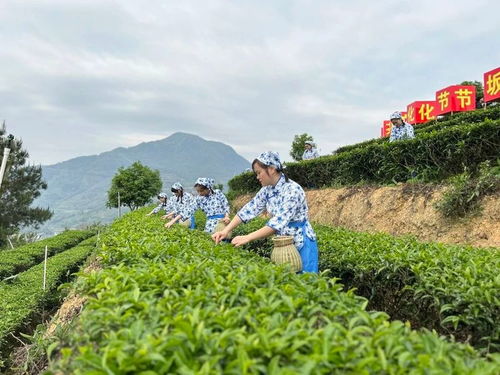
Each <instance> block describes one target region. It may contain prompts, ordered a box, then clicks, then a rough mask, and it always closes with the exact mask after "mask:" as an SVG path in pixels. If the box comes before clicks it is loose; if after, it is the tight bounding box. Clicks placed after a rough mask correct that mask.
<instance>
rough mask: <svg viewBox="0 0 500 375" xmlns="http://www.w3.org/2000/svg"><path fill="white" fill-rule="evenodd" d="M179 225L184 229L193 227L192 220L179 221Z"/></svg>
mask: <svg viewBox="0 0 500 375" xmlns="http://www.w3.org/2000/svg"><path fill="white" fill-rule="evenodd" d="M179 224H180V225H182V226H183V227H189V226H190V225H191V219H187V220H184V221H179Z"/></svg>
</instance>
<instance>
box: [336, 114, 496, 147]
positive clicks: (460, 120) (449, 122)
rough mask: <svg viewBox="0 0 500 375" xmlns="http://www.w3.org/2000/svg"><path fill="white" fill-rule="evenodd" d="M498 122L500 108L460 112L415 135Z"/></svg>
mask: <svg viewBox="0 0 500 375" xmlns="http://www.w3.org/2000/svg"><path fill="white" fill-rule="evenodd" d="M487 119H489V120H498V119H500V107H491V108H487V109H486V110H476V111H469V112H459V113H454V114H453V115H449V116H445V117H442V118H437V119H436V120H432V121H429V122H426V123H424V124H419V125H417V126H415V135H416V136H417V137H419V136H420V135H422V134H424V133H428V132H433V131H439V130H443V129H445V128H448V127H452V126H463V125H470V124H476V123H479V122H483V121H485V120H487ZM388 142H389V138H388V137H386V138H374V139H370V140H368V141H364V142H360V143H356V144H353V145H347V146H342V147H339V148H338V149H337V150H336V151H335V152H334V154H336V155H337V154H340V153H342V152H347V151H352V150H355V149H359V148H363V147H366V146H368V145H372V144H382V143H388Z"/></svg>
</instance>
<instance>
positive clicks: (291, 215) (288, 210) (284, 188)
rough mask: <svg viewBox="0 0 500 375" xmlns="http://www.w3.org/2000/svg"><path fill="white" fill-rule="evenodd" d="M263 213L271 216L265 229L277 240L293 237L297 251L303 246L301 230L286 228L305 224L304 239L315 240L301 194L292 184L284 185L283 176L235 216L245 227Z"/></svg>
mask: <svg viewBox="0 0 500 375" xmlns="http://www.w3.org/2000/svg"><path fill="white" fill-rule="evenodd" d="M264 209H265V210H267V212H268V213H270V214H271V215H272V217H271V219H270V220H269V221H268V222H267V226H269V227H271V228H273V229H274V230H275V231H276V234H278V235H280V236H293V237H294V244H295V246H296V247H297V249H299V250H300V249H301V248H302V246H303V245H304V233H303V230H302V228H295V227H289V226H288V224H289V223H290V222H292V221H304V220H307V223H306V236H307V237H308V238H310V239H311V240H315V239H316V235H315V234H314V230H313V228H312V227H311V224H310V223H309V215H308V208H307V201H306V194H305V193H304V190H303V189H302V187H301V186H300V185H299V184H297V183H296V182H295V181H292V180H288V182H286V181H285V176H284V175H283V174H282V175H281V177H280V179H279V181H278V182H277V184H276V185H275V186H263V187H262V188H261V189H260V190H259V192H258V193H257V195H256V196H255V197H254V198H253V199H252V200H251V201H250V202H248V203H247V204H246V205H245V206H243V208H242V209H241V210H239V211H238V216H239V217H240V219H241V220H242V221H243V222H244V223H246V222H248V221H249V220H251V219H253V218H254V217H257V216H259V215H260V214H261V213H262V212H263V211H264Z"/></svg>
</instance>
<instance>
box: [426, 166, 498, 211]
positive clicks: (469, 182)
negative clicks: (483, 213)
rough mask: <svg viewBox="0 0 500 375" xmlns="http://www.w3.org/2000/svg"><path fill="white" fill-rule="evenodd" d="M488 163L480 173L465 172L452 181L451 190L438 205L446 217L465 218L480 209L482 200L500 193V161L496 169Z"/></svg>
mask: <svg viewBox="0 0 500 375" xmlns="http://www.w3.org/2000/svg"><path fill="white" fill-rule="evenodd" d="M490 164H491V163H490V162H489V161H486V162H484V163H481V164H480V168H479V172H478V173H475V174H474V173H471V172H464V173H462V174H459V175H458V176H455V177H453V178H452V179H451V184H450V185H451V186H450V188H449V189H448V190H447V191H446V192H445V193H444V194H443V198H442V199H441V201H440V202H438V203H437V204H436V208H437V209H438V210H439V211H440V212H441V213H442V214H443V215H444V216H446V217H449V218H456V217H464V216H466V215H467V214H469V213H473V212H475V211H477V210H478V209H479V204H480V202H481V198H483V197H484V196H485V195H489V194H493V193H496V192H498V191H500V160H499V161H497V165H496V166H495V167H491V165H490Z"/></svg>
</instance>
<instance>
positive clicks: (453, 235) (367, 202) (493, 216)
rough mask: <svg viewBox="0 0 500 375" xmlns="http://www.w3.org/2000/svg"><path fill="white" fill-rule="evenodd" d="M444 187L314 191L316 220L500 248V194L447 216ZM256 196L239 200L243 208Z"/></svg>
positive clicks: (310, 199) (312, 215)
mask: <svg viewBox="0 0 500 375" xmlns="http://www.w3.org/2000/svg"><path fill="white" fill-rule="evenodd" d="M444 189H445V188H444V187H440V186H434V185H421V186H418V185H411V184H402V185H398V186H391V187H387V186H386V187H369V186H364V187H348V188H341V189H321V190H309V191H307V192H306V194H307V202H308V204H309V213H310V218H311V221H313V222H316V223H319V224H325V225H332V226H340V227H345V228H348V229H351V230H356V231H363V232H384V233H389V234H392V235H396V236H400V235H408V234H411V235H414V236H416V237H417V238H418V239H419V240H422V241H433V242H434V241H435V242H443V243H453V244H459V243H461V244H470V245H474V246H482V247H487V246H493V247H500V196H498V195H496V196H488V197H486V198H485V199H484V200H483V202H482V204H481V207H482V208H483V210H482V212H481V213H480V214H479V215H477V216H474V217H468V218H467V219H463V220H449V219H445V218H443V217H442V216H441V215H440V213H439V212H438V211H436V209H435V208H434V204H435V203H436V202H437V201H439V200H440V198H441V196H442V194H443V191H444ZM250 197H251V196H250V195H245V196H240V197H239V198H237V199H236V200H235V201H234V202H233V204H234V206H235V207H237V208H239V207H241V206H242V205H243V204H244V203H245V202H247V201H248V200H249V199H250Z"/></svg>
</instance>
